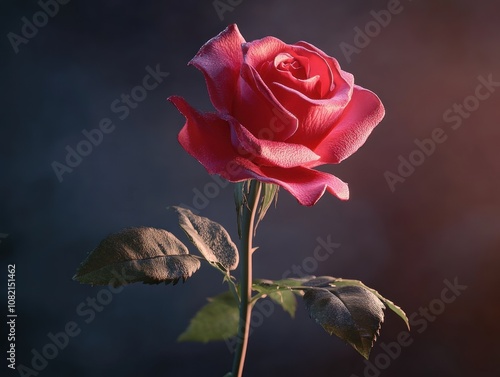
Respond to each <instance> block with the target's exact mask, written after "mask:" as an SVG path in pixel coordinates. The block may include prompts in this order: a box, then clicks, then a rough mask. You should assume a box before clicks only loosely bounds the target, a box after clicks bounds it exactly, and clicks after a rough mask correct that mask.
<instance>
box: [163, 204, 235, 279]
mask: <svg viewBox="0 0 500 377" xmlns="http://www.w3.org/2000/svg"><path fill="white" fill-rule="evenodd" d="M172 208H173V209H175V211H177V213H178V215H179V224H180V226H181V228H182V229H183V230H184V232H185V233H186V235H187V236H188V238H189V239H190V241H191V242H192V243H193V245H195V246H196V248H197V249H198V250H199V251H200V253H201V254H202V255H203V256H204V257H205V259H206V260H207V261H209V262H210V263H212V264H216V265H218V266H222V267H223V268H224V269H225V270H234V269H235V268H236V267H237V266H238V261H239V254H238V248H237V247H236V245H235V244H234V242H233V241H232V240H231V237H230V236H229V233H228V232H227V231H226V229H224V227H223V226H222V225H220V224H219V223H216V222H215V221H212V220H210V219H208V218H206V217H202V216H197V215H195V214H194V213H192V212H191V211H190V210H188V209H185V208H181V207H172Z"/></svg>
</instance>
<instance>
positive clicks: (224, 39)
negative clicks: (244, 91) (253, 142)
mask: <svg viewBox="0 0 500 377" xmlns="http://www.w3.org/2000/svg"><path fill="white" fill-rule="evenodd" d="M243 43H245V39H244V38H243V36H242V35H241V34H240V31H239V30H238V27H237V26H236V25H235V24H233V25H229V26H228V27H227V28H226V29H225V30H224V31H222V32H221V33H220V34H219V35H217V36H216V37H213V38H212V39H210V40H209V41H208V42H207V43H205V44H204V45H203V46H202V47H201V48H200V50H199V51H198V53H197V54H196V56H195V57H194V58H193V59H192V60H191V61H190V62H189V64H192V65H194V66H195V67H196V68H198V69H199V70H200V71H202V72H203V75H204V76H205V81H206V82H207V87H208V94H209V95H210V100H211V101H212V103H213V105H214V107H215V108H216V109H217V110H218V111H220V112H223V113H224V112H225V113H229V112H230V111H231V108H232V103H233V98H234V96H235V92H237V90H238V86H237V82H238V77H239V73H240V67H241V64H242V62H243V53H242V50H241V45H242V44H243Z"/></svg>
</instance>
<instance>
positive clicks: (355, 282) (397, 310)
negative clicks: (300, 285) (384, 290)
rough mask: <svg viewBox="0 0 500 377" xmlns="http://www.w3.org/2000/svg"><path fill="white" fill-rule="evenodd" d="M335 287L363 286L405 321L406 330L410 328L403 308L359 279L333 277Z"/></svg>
mask: <svg viewBox="0 0 500 377" xmlns="http://www.w3.org/2000/svg"><path fill="white" fill-rule="evenodd" d="M332 284H334V285H335V286H337V287H342V286H358V287H363V288H366V289H368V290H369V291H370V292H372V293H373V294H374V295H375V296H377V297H378V298H379V299H380V300H381V301H382V302H383V303H384V304H385V305H386V306H387V307H388V308H389V309H391V310H392V311H393V312H394V313H396V314H397V315H398V316H399V317H400V318H401V319H402V320H403V321H404V322H405V323H406V327H408V330H410V321H409V320H408V316H407V315H406V313H405V312H404V310H403V309H401V308H400V307H399V306H398V305H396V304H395V303H394V302H392V301H391V300H389V299H387V298H385V297H384V296H382V295H381V294H380V293H378V292H377V291H376V290H375V289H373V288H370V287H368V286H366V285H365V284H363V283H362V282H361V281H359V280H351V279H340V278H339V279H334V281H333V282H332Z"/></svg>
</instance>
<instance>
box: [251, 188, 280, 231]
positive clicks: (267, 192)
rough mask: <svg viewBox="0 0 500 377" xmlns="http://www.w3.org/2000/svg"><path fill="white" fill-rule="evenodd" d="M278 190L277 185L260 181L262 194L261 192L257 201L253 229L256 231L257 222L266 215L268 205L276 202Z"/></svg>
mask: <svg viewBox="0 0 500 377" xmlns="http://www.w3.org/2000/svg"><path fill="white" fill-rule="evenodd" d="M278 190H279V186H277V185H274V184H272V183H262V194H261V199H260V202H259V207H258V209H257V213H258V217H257V220H256V222H255V231H254V232H256V231H257V227H258V226H259V223H260V222H261V221H262V219H264V216H266V213H267V210H268V209H269V207H271V204H272V203H273V201H274V203H275V205H276V203H277V202H278Z"/></svg>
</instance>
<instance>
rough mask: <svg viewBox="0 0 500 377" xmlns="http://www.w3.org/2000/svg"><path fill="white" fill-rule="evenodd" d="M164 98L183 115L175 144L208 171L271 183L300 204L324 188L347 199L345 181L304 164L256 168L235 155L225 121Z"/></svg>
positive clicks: (309, 203) (231, 178) (180, 100)
mask: <svg viewBox="0 0 500 377" xmlns="http://www.w3.org/2000/svg"><path fill="white" fill-rule="evenodd" d="M168 100H169V101H170V102H172V103H173V104H174V105H175V106H176V107H177V109H178V110H179V111H180V112H181V113H182V114H183V115H184V116H185V117H186V124H185V125H184V127H183V128H182V130H181V132H180V133H179V143H180V144H181V145H182V147H183V148H184V149H185V150H186V151H187V152H188V153H189V154H190V155H192V156H193V157H194V158H196V159H197V160H198V161H199V162H200V163H201V164H202V165H203V166H204V167H205V168H206V169H207V171H208V172H209V173H210V174H220V175H221V176H223V177H224V178H226V179H227V180H229V181H232V182H238V181H242V180H245V179H251V178H254V179H258V180H260V181H263V182H269V183H275V184H277V185H280V186H282V187H283V188H284V189H285V190H287V191H289V192H290V193H291V194H292V195H293V196H295V198H297V200H298V201H299V203H300V204H302V205H306V206H312V205H314V204H315V203H316V202H317V201H318V200H319V199H320V198H321V196H322V195H323V194H324V192H325V190H326V191H328V192H330V193H331V194H333V195H335V196H336V197H338V198H339V199H342V200H347V199H348V198H349V189H348V187H347V184H346V183H344V182H342V181H341V180H340V179H338V178H337V177H335V176H333V175H331V174H328V173H323V172H320V171H316V170H312V169H308V168H306V167H294V168H280V167H259V166H257V165H256V164H255V163H253V162H252V161H251V160H249V159H246V158H244V157H241V156H240V155H238V153H237V152H236V150H235V149H234V148H233V146H232V145H231V141H230V126H229V124H228V122H227V121H226V120H224V119H222V118H220V117H219V116H218V115H217V114H213V113H200V112H198V111H197V110H196V109H194V108H192V107H191V106H190V105H189V104H188V103H187V102H186V101H185V100H184V99H183V98H181V97H177V96H172V97H169V98H168Z"/></svg>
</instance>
